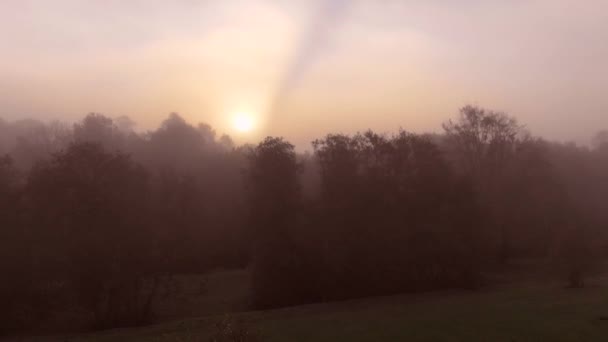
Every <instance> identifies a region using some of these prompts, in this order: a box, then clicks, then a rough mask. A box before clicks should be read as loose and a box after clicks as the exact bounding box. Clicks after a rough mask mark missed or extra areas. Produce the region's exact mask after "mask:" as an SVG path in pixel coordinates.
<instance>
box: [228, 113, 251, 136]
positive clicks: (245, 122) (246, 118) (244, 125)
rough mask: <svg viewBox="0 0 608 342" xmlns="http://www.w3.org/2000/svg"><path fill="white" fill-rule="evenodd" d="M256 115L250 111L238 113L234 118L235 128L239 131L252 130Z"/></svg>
mask: <svg viewBox="0 0 608 342" xmlns="http://www.w3.org/2000/svg"><path fill="white" fill-rule="evenodd" d="M254 121H255V120H254V117H253V115H251V114H250V113H245V112H241V113H237V114H236V115H234V117H233V119H232V125H233V126H234V129H236V130H237V131H239V132H250V131H251V130H253V128H254V126H255V122H254Z"/></svg>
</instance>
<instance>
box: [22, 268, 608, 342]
mask: <svg viewBox="0 0 608 342" xmlns="http://www.w3.org/2000/svg"><path fill="white" fill-rule="evenodd" d="M247 278H248V272H246V271H225V272H218V273H215V274H213V275H211V276H209V277H207V278H206V280H204V281H203V282H202V283H204V284H205V285H204V286H205V287H206V291H204V292H205V293H204V294H202V295H200V296H198V297H197V296H196V292H197V291H198V290H197V289H198V287H199V283H201V278H200V277H198V278H197V277H192V276H190V277H184V278H182V286H181V287H182V289H181V291H182V293H183V297H182V298H181V299H180V297H179V296H178V297H176V298H175V299H173V300H172V304H170V303H165V304H164V305H160V306H159V312H160V313H162V314H163V315H164V316H162V315H161V316H160V317H159V320H164V321H165V322H164V323H159V324H156V325H152V326H147V327H141V328H126V329H114V330H107V331H101V332H96V333H86V334H75V335H60V336H52V337H49V336H46V337H27V338H25V337H24V338H13V339H15V340H18V341H24V342H26V341H27V342H37V341H74V342H76V341H157V342H165V341H166V342H172V341H175V342H191V341H192V342H195V341H209V340H210V336H211V335H212V334H214V333H215V330H216V329H217V324H218V322H222V321H225V320H230V321H232V322H241V323H240V324H242V325H244V326H245V327H246V329H248V330H250V331H254V332H256V334H257V335H258V336H259V340H260V341H301V342H308V341H315V342H318V341H327V342H329V341H360V342H367V341H369V342H372V341H374V342H378V341H426V342H431V341H437V342H439V341H463V342H464V341H466V342H471V341H505V342H513V341H518V342H519V341H605V340H606V338H608V277H604V276H601V277H597V278H595V279H594V280H593V281H592V282H590V283H589V284H587V287H586V288H584V289H568V288H565V287H564V286H563V283H560V282H554V281H551V280H548V279H545V278H543V277H534V276H533V275H520V276H518V275H517V274H516V273H514V274H510V275H509V276H508V279H509V281H508V282H506V281H505V282H500V281H495V282H498V285H495V286H491V287H487V288H484V289H482V290H480V291H438V292H427V293H420V294H406V295H396V296H383V297H374V298H364V299H356V300H348V301H341V302H331V303H322V304H312V305H302V306H297V307H290V308H284V309H275V310H267V311H241V310H243V309H244V308H245V307H246V298H247V286H246V283H247ZM513 279H515V280H513ZM186 296H189V297H190V298H189V299H188V300H186ZM185 303H187V304H185ZM197 310H198V311H197ZM187 315H199V317H192V318H187V319H183V318H182V319H174V318H176V317H177V316H187Z"/></svg>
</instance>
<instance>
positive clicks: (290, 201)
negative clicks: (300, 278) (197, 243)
mask: <svg viewBox="0 0 608 342" xmlns="http://www.w3.org/2000/svg"><path fill="white" fill-rule="evenodd" d="M298 174H299V167H298V164H297V162H296V154H295V151H294V146H293V145H292V144H290V143H289V142H287V141H285V140H283V139H282V138H273V137H268V138H266V139H264V141H262V142H261V143H260V144H259V145H258V146H257V147H256V148H255V149H254V150H253V153H252V154H251V156H250V168H249V182H248V185H249V196H250V202H249V203H250V210H251V228H252V234H253V296H254V305H255V306H257V307H273V306H281V305H287V304H290V303H292V302H294V301H295V300H296V299H295V298H294V292H295V291H294V287H295V286H297V282H296V279H295V278H294V274H295V272H296V270H295V269H294V266H295V264H294V255H293V237H292V234H293V233H292V231H293V229H294V226H295V222H296V221H295V220H296V217H297V210H298V205H299V201H300V187H299V182H298Z"/></svg>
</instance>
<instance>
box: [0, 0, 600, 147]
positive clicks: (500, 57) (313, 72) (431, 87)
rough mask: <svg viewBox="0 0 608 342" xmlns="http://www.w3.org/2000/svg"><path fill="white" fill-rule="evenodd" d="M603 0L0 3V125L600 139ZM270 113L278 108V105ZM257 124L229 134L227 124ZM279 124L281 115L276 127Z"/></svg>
mask: <svg viewBox="0 0 608 342" xmlns="http://www.w3.org/2000/svg"><path fill="white" fill-rule="evenodd" d="M606 6H607V5H606V4H605V3H604V2H603V1H587V2H585V4H584V5H580V4H579V3H577V2H576V1H568V0H558V1H550V0H538V1H508V2H504V1H473V0H468V1H459V2H449V3H448V2H443V1H408V2H377V1H364V0H359V1H338V0H331V1H316V2H314V1H280V0H276V1H271V0H268V1H263V0H260V1H254V0H252V1H245V0H234V1H225V2H224V1H222V2H216V1H201V2H196V1H175V2H171V3H167V2H162V1H152V2H150V1H131V2H128V3H125V2H122V1H104V2H80V1H67V0H60V1H53V2H48V1H34V0H28V1H17V0H7V1H3V2H2V3H1V4H0V52H1V53H2V56H3V57H2V60H1V61H0V74H1V75H2V77H1V79H0V108H1V112H0V116H2V117H4V118H6V119H10V120H16V119H22V118H36V119H42V120H51V119H61V120H65V121H69V122H74V121H76V120H77V119H78V118H80V117H82V116H83V115H84V114H86V113H89V112H101V113H104V114H106V115H109V116H111V117H116V116H119V115H128V116H130V117H132V118H133V119H134V120H135V121H136V122H138V123H139V127H140V129H144V130H145V129H150V128H153V127H156V126H157V125H158V124H159V123H160V122H161V120H162V119H163V118H164V117H165V116H166V115H167V113H169V112H179V113H181V114H182V115H183V116H184V117H185V118H187V119H188V120H190V121H193V122H198V121H204V122H207V123H209V124H211V125H212V126H214V127H216V128H217V129H218V130H219V131H221V132H223V133H228V134H231V135H233V136H234V139H235V140H237V141H240V142H254V141H256V140H257V139H259V138H261V137H263V136H265V135H267V134H272V135H284V136H286V137H288V138H290V139H291V140H292V141H294V142H295V143H296V145H297V146H298V148H299V149H300V148H306V146H307V145H308V143H309V142H310V141H311V140H312V139H313V138H314V137H315V136H317V135H319V134H325V133H328V132H330V131H335V130H340V131H344V132H348V133H354V132H355V131H357V130H363V129H366V128H373V129H376V130H378V131H387V132H388V131H393V130H395V129H397V128H399V127H404V128H407V129H411V130H416V131H436V130H437V127H439V126H440V124H441V123H442V122H443V121H445V120H446V119H447V118H448V117H450V116H451V115H453V114H454V108H458V107H460V106H462V105H463V104H464V103H474V104H478V105H482V106H486V107H490V108H496V109H500V110H503V111H506V112H508V113H511V114H513V115H516V116H517V117H518V118H519V119H520V120H521V121H522V122H525V123H526V124H527V126H528V127H529V128H530V129H531V130H532V131H534V132H536V133H538V134H540V135H543V136H545V137H547V138H549V139H554V140H573V141H577V142H579V143H588V142H589V138H590V134H589V132H590V131H593V130H595V129H596V128H598V127H606V126H608V122H607V120H608V115H606V110H607V108H608V100H606V98H605V96H603V90H604V89H605V88H606V86H607V85H608V74H607V71H606V70H608V65H607V63H608V62H607V61H608V58H606V57H608V47H607V46H606V44H603V42H604V41H606V40H607V39H608V37H607V32H608V28H607V25H608V24H607V23H606V21H605V20H603V19H604V18H603V13H605V12H606V10H607V9H608V8H606ZM277 103H279V105H277ZM238 111H247V112H252V113H254V115H255V116H256V117H257V119H258V121H259V124H258V127H257V130H256V131H255V132H252V133H250V134H246V135H237V134H234V133H235V132H234V129H233V128H232V127H231V125H230V117H231V115H233V114H234V112H238ZM273 112H276V113H273Z"/></svg>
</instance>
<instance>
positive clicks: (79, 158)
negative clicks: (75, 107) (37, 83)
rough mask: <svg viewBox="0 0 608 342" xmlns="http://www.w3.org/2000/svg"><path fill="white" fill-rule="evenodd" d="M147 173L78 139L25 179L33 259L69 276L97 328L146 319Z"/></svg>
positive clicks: (150, 274)
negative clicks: (32, 242)
mask: <svg viewBox="0 0 608 342" xmlns="http://www.w3.org/2000/svg"><path fill="white" fill-rule="evenodd" d="M146 179H147V177H146V173H145V171H144V170H143V169H142V168H141V167H139V166H138V165H136V164H135V163H133V162H132V161H131V160H130V159H129V157H127V156H126V155H124V154H121V153H108V152H105V151H104V150H103V148H102V147H101V145H99V144H94V143H77V144H73V145H71V146H70V147H69V148H68V149H67V150H66V151H65V152H62V153H59V154H56V155H55V156H54V157H53V158H52V160H50V161H49V162H47V163H43V164H40V165H38V166H37V167H36V168H35V169H34V170H33V171H32V173H31V175H30V177H29V181H28V189H27V193H28V199H29V206H30V213H31V215H33V217H34V220H33V222H32V223H31V225H32V226H31V229H33V230H34V231H35V236H36V238H35V249H36V255H35V257H36V259H37V261H36V262H37V263H39V264H41V265H45V267H44V268H45V270H46V271H47V272H49V273H50V276H49V279H47V281H50V282H53V281H67V284H68V285H67V286H68V287H69V288H70V289H71V290H73V291H74V292H75V293H76V294H77V303H78V304H79V305H80V306H82V307H83V308H85V309H87V310H89V311H90V312H91V313H92V314H93V315H94V318H95V324H96V325H97V326H100V327H108V326H119V325H132V324H140V323H143V322H145V321H146V320H148V319H149V318H150V314H151V301H152V299H153V297H154V295H155V294H156V290H157V286H158V279H159V278H158V275H159V274H158V273H157V264H158V259H155V253H156V249H155V244H156V242H155V238H154V235H153V234H152V232H151V231H150V230H148V229H147V228H148V226H149V224H148V220H149V212H148V210H147V200H146V199H147V197H148V195H147V180H146Z"/></svg>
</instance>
